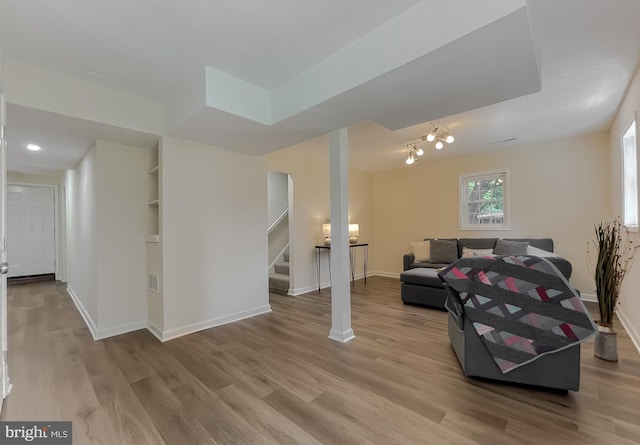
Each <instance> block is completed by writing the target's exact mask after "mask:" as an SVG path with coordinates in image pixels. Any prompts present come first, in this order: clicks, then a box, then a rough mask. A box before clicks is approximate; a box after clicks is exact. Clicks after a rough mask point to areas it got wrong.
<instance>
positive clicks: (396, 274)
mask: <svg viewBox="0 0 640 445" xmlns="http://www.w3.org/2000/svg"><path fill="white" fill-rule="evenodd" d="M367 275H368V276H377V277H385V278H400V272H380V271H375V272H371V273H368V274H367Z"/></svg>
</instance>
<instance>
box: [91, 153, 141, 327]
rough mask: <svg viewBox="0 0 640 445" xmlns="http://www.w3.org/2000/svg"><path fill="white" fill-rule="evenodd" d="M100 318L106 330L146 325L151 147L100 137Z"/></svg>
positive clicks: (98, 193)
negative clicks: (148, 181) (111, 141)
mask: <svg viewBox="0 0 640 445" xmlns="http://www.w3.org/2000/svg"><path fill="white" fill-rule="evenodd" d="M96 145H97V160H98V162H97V204H98V205H97V218H96V238H97V246H98V259H97V266H98V276H97V278H98V296H99V324H98V328H99V330H100V331H101V332H103V333H104V334H106V333H108V332H109V333H111V332H123V331H124V332H126V331H130V330H134V329H139V328H141V327H144V326H146V322H147V282H146V273H147V268H146V258H147V251H146V240H145V238H146V217H147V213H146V212H147V208H146V207H147V206H146V203H147V170H148V165H149V156H150V151H149V150H147V149H144V148H138V147H131V146H126V145H120V144H114V143H110V142H104V141H98V142H97V143H96Z"/></svg>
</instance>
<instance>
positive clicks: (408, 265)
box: [400, 238, 572, 310]
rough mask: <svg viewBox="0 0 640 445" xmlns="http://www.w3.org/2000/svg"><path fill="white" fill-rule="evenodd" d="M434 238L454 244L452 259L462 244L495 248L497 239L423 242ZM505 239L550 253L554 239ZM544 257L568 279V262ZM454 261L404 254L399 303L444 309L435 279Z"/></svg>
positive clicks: (443, 293) (444, 295)
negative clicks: (419, 257) (431, 259)
mask: <svg viewBox="0 0 640 445" xmlns="http://www.w3.org/2000/svg"><path fill="white" fill-rule="evenodd" d="M433 240H444V241H451V243H448V244H451V245H454V246H455V248H456V249H457V256H456V255H455V253H454V254H453V256H452V257H451V259H453V261H455V259H457V258H461V257H462V252H463V250H464V248H465V247H466V248H468V249H495V247H496V243H497V242H498V238H440V239H437V238H426V239H425V241H433ZM504 241H515V242H524V243H528V244H529V245H530V246H532V247H535V248H537V249H541V250H544V251H546V252H553V240H552V239H551V238H509V239H505V240H504ZM441 244H442V243H441ZM445 256H446V255H445ZM440 257H442V255H441V256H440ZM454 257H455V258H454ZM547 259H548V260H549V261H551V262H552V263H553V264H554V265H555V266H556V267H557V268H558V269H559V270H560V272H562V274H563V275H564V276H565V277H566V278H567V280H568V279H569V278H571V272H572V267H571V263H570V262H569V261H567V260H566V259H564V258H562V257H559V256H553V257H547ZM453 261H450V262H447V263H442V262H416V261H415V258H414V255H413V253H407V254H405V255H404V256H403V258H402V262H403V270H404V271H403V272H402V273H401V274H400V281H401V290H400V295H401V298H402V302H403V303H405V304H413V305H418V306H426V307H430V308H434V309H440V310H444V303H445V300H446V299H447V292H446V291H445V288H444V285H443V284H442V282H441V281H440V278H438V269H441V268H443V267H447V266H449V264H451V263H452V262H453Z"/></svg>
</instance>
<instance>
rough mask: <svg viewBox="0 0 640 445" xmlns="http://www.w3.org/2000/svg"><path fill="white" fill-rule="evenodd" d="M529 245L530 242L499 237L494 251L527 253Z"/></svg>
mask: <svg viewBox="0 0 640 445" xmlns="http://www.w3.org/2000/svg"><path fill="white" fill-rule="evenodd" d="M527 246H529V243H528V242H522V241H507V240H503V239H499V240H498V241H496V248H495V249H493V253H495V254H496V255H525V254H526V253H527Z"/></svg>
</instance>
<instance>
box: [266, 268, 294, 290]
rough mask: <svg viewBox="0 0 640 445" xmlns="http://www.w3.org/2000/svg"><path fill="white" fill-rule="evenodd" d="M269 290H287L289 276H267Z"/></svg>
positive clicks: (275, 274) (273, 274)
mask: <svg viewBox="0 0 640 445" xmlns="http://www.w3.org/2000/svg"><path fill="white" fill-rule="evenodd" d="M269 289H278V290H282V291H285V292H287V291H288V290H289V275H282V274H279V273H272V274H270V275H269Z"/></svg>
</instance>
